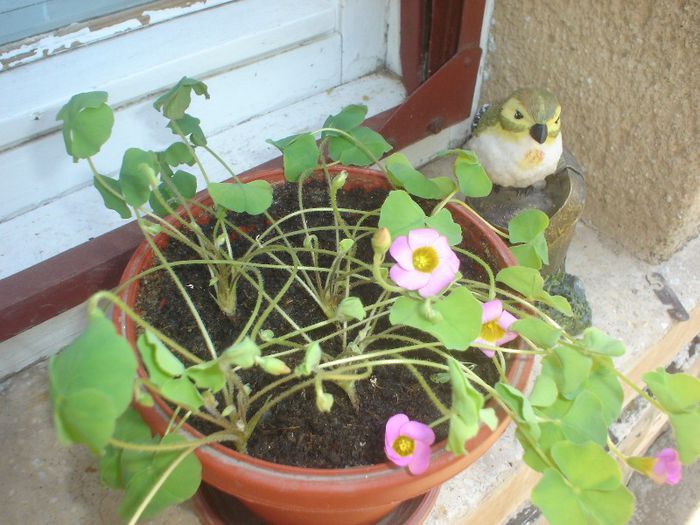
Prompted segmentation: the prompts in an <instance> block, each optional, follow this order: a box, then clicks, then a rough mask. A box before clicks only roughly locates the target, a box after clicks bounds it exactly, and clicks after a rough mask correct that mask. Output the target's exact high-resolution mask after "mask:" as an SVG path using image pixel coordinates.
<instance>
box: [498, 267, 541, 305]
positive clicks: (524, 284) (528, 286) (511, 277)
mask: <svg viewBox="0 0 700 525" xmlns="http://www.w3.org/2000/svg"><path fill="white" fill-rule="evenodd" d="M496 281H498V282H501V283H503V284H505V285H507V286H510V287H511V288H512V289H513V290H515V291H516V292H518V293H520V294H522V295H523V296H524V297H526V298H528V299H535V298H537V297H539V296H540V294H541V293H542V291H543V289H544V288H543V287H544V280H543V279H542V276H541V275H540V272H538V271H537V270H534V269H533V268H526V267H524V266H509V267H508V268H503V269H502V270H501V271H500V272H498V274H497V275H496Z"/></svg>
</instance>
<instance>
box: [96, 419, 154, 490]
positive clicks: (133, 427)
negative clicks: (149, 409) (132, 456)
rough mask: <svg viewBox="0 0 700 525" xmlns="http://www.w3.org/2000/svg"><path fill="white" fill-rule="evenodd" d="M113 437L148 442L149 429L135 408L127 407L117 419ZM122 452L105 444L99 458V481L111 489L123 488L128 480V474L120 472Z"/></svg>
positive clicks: (134, 442)
mask: <svg viewBox="0 0 700 525" xmlns="http://www.w3.org/2000/svg"><path fill="white" fill-rule="evenodd" d="M114 438H115V439H118V440H120V441H126V442H128V443H133V444H144V443H150V441H151V430H150V429H149V428H148V426H147V425H146V423H144V422H143V420H142V419H141V416H140V415H139V413H138V412H137V411H136V410H134V409H133V408H128V409H127V410H126V412H124V413H123V414H122V415H121V417H120V418H119V419H117V422H116V427H115V430H114ZM123 452H124V449H121V448H117V447H113V446H112V445H107V447H106V448H105V451H104V454H103V455H102V457H101V458H100V467H99V469H100V481H101V482H102V483H103V484H104V485H107V486H108V487H111V488H113V489H123V488H124V486H125V484H126V482H127V481H128V476H125V475H124V473H123V472H122V466H121V459H122V453H123ZM142 454H144V453H142ZM149 455H150V454H149Z"/></svg>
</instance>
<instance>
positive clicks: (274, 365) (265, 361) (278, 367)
mask: <svg viewBox="0 0 700 525" xmlns="http://www.w3.org/2000/svg"><path fill="white" fill-rule="evenodd" d="M257 364H258V365H259V366H260V368H262V369H263V370H265V372H267V373H268V374H271V375H273V376H281V375H284V374H288V373H290V372H291V370H290V369H289V367H288V366H287V365H285V364H284V361H282V360H280V359H277V358H276V357H259V358H258V359H257Z"/></svg>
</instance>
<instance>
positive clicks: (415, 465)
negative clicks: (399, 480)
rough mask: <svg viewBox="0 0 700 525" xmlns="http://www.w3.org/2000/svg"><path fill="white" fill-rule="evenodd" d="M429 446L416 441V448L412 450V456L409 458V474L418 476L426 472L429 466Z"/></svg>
mask: <svg viewBox="0 0 700 525" xmlns="http://www.w3.org/2000/svg"><path fill="white" fill-rule="evenodd" d="M430 452H431V450H430V445H426V444H425V443H423V442H421V441H416V448H415V449H413V455H412V456H411V459H412V461H411V463H409V465H408V470H409V472H410V473H411V474H414V475H418V474H423V472H425V471H426V470H428V466H429V465H430Z"/></svg>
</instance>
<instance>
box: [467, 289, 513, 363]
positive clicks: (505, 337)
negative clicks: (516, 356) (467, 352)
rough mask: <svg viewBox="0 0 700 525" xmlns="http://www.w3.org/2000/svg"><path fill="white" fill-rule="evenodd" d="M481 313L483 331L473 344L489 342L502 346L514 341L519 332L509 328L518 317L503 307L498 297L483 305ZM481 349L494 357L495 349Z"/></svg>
mask: <svg viewBox="0 0 700 525" xmlns="http://www.w3.org/2000/svg"><path fill="white" fill-rule="evenodd" d="M482 308H483V310H482V313H481V332H480V333H479V337H477V338H476V339H475V340H474V342H473V343H472V346H477V347H478V346H479V344H489V345H492V346H501V345H504V344H506V343H507V342H509V341H512V340H513V339H515V338H516V337H518V334H516V333H515V332H511V331H510V330H509V328H510V325H512V324H513V323H514V322H515V321H517V319H516V318H515V317H514V316H512V315H511V314H510V313H508V312H506V311H505V310H504V309H503V303H501V301H499V300H498V299H494V300H493V301H488V302H486V303H484V304H483V305H482ZM481 351H482V352H483V353H484V354H486V355H487V356H488V357H493V355H494V352H493V350H487V349H485V348H481Z"/></svg>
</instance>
